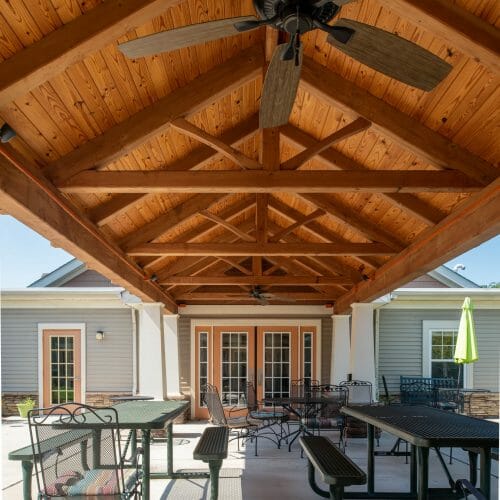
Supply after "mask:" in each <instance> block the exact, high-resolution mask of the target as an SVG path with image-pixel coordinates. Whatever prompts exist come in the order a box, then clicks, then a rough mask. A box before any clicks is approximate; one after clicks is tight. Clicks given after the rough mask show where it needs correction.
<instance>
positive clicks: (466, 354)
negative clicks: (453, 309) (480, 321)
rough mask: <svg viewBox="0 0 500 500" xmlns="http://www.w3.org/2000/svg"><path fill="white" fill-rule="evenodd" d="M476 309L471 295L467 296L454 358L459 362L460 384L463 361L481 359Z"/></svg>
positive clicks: (463, 305)
mask: <svg viewBox="0 0 500 500" xmlns="http://www.w3.org/2000/svg"><path fill="white" fill-rule="evenodd" d="M473 309H474V307H473V305H472V302H471V300H470V297H465V300H464V303H463V304H462V316H461V318H460V326H459V327H458V336H457V344H456V346H455V354H454V355H453V359H454V360H455V363H458V380H457V382H458V384H459V383H460V368H461V366H462V364H463V363H474V361H477V360H478V359H479V356H478V354H477V342H476V332H475V328H474V317H473V315H472V310H473ZM458 384H457V385H458Z"/></svg>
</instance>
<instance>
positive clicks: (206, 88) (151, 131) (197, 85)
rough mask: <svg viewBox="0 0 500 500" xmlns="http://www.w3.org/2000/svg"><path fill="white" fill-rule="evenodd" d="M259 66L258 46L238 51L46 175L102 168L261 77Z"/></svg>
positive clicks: (70, 155)
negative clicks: (183, 119) (173, 124)
mask: <svg viewBox="0 0 500 500" xmlns="http://www.w3.org/2000/svg"><path fill="white" fill-rule="evenodd" d="M262 64H263V56H262V52H261V51H260V50H258V48H257V47H252V48H250V49H247V50H245V51H243V52H241V53H240V54H239V55H238V56H236V57H234V58H233V59H230V60H229V61H226V62H225V63H223V64H220V65H218V66H217V67H216V68H214V69H212V70H210V71H208V72H207V73H204V74H203V75H201V76H199V77H198V78H196V79H194V80H193V81H191V82H189V83H188V84H187V85H185V86H184V87H181V88H179V89H177V90H174V91H173V92H171V93H170V94H168V95H167V96H165V97H163V98H162V99H160V100H159V101H157V102H155V103H154V104H152V105H151V106H149V107H147V108H144V109H143V110H141V111H139V112H138V113H136V114H135V115H133V116H131V117H130V118H128V119H127V120H125V121H123V122H121V123H119V124H118V125H115V126H114V127H112V128H110V129H109V130H107V131H106V132H104V133H103V134H101V135H99V136H97V137H95V138H94V139H91V140H90V141H88V142H86V143H85V144H83V145H82V146H80V147H79V148H77V149H75V150H73V151H71V152H70V153H68V154H67V155H65V156H63V157H62V158H60V159H59V160H57V161H55V162H53V163H51V164H50V165H49V166H48V167H47V170H46V173H47V175H48V176H49V177H50V178H51V179H52V180H53V181H55V182H62V181H64V180H66V179H68V178H70V177H71V176H73V175H75V174H77V173H78V172H82V171H84V170H88V169H90V168H96V167H102V166H104V165H106V164H108V163H110V162H112V161H114V160H116V159H117V158H119V157H121V156H124V155H125V154H127V153H129V152H130V151H132V150H133V149H135V148H136V147H137V146H139V145H140V144H142V143H143V142H145V141H147V140H148V139H150V138H152V137H154V136H155V135H157V134H159V133H161V132H165V131H166V130H167V129H168V128H169V127H170V123H171V122H172V121H173V120H175V119H177V118H179V117H182V116H189V115H191V114H194V113H196V112H198V111H200V110H201V109H203V108H205V107H207V106H208V105H210V104H211V103H212V102H214V101H216V100H218V99H220V98H221V97H223V96H225V95H227V94H230V93H231V91H233V90H235V89H237V88H239V87H241V86H242V85H243V84H245V83H247V82H250V81H252V80H254V79H256V78H258V77H260V76H261V70H262Z"/></svg>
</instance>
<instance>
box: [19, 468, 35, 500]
mask: <svg viewBox="0 0 500 500" xmlns="http://www.w3.org/2000/svg"><path fill="white" fill-rule="evenodd" d="M21 467H22V469H23V499H24V500H31V476H32V474H33V462H32V461H31V460H23V461H22V462H21Z"/></svg>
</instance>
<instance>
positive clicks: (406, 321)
mask: <svg viewBox="0 0 500 500" xmlns="http://www.w3.org/2000/svg"><path fill="white" fill-rule="evenodd" d="M460 314H461V311H455V310H449V309H447V310H444V309H436V310H423V309H419V310H417V309H381V310H380V321H379V362H378V375H379V387H380V394H383V385H382V375H385V378H386V380H387V385H388V388H389V392H399V377H400V375H407V376H411V375H422V342H423V340H422V335H423V333H422V322H423V321H433V320H436V321H443V320H444V321H447V320H451V321H456V322H457V324H458V322H459V321H460ZM474 319H475V324H476V333H477V339H478V349H479V361H478V362H476V363H474V386H475V387H477V388H483V389H490V390H494V391H498V374H499V367H498V362H499V357H500V310H476V311H474Z"/></svg>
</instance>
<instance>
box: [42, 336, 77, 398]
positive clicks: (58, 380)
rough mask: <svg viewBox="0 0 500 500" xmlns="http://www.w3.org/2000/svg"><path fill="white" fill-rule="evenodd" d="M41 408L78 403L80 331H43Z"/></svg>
mask: <svg viewBox="0 0 500 500" xmlns="http://www.w3.org/2000/svg"><path fill="white" fill-rule="evenodd" d="M42 336H43V338H42V344H43V406H44V407H46V406H52V405H58V404H64V403H72V402H74V401H81V400H82V398H81V363H80V359H81V357H80V356H81V331H80V330H43V333H42Z"/></svg>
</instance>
